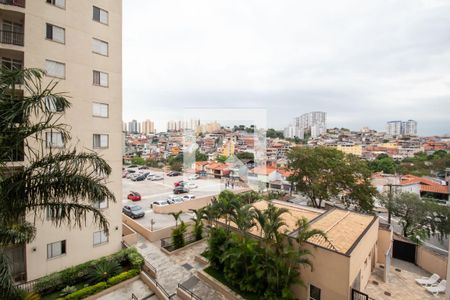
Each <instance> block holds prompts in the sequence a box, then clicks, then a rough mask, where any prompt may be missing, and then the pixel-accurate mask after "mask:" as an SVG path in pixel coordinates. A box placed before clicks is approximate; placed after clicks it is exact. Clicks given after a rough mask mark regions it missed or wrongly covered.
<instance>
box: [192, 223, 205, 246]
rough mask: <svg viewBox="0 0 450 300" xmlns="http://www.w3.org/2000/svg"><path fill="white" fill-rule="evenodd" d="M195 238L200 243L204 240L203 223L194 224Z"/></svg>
mask: <svg viewBox="0 0 450 300" xmlns="http://www.w3.org/2000/svg"><path fill="white" fill-rule="evenodd" d="M193 231H194V236H195V240H196V241H199V240H201V239H202V238H203V222H201V221H200V222H196V223H194V230H193Z"/></svg>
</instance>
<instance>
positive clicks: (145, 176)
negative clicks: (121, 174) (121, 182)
mask: <svg viewBox="0 0 450 300" xmlns="http://www.w3.org/2000/svg"><path fill="white" fill-rule="evenodd" d="M147 176H148V173H143V174H140V175H138V176H136V177H135V178H133V179H131V180H133V181H143V180H145V179H146V178H147Z"/></svg>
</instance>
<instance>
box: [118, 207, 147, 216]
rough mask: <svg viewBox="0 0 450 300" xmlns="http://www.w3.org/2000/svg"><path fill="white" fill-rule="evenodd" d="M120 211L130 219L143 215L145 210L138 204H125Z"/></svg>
mask: <svg viewBox="0 0 450 300" xmlns="http://www.w3.org/2000/svg"><path fill="white" fill-rule="evenodd" d="M122 212H123V213H124V214H126V215H127V216H129V217H130V218H132V219H138V218H142V217H144V216H145V212H144V210H143V209H142V207H140V206H139V205H125V206H124V207H123V208H122Z"/></svg>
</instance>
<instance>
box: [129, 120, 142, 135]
mask: <svg viewBox="0 0 450 300" xmlns="http://www.w3.org/2000/svg"><path fill="white" fill-rule="evenodd" d="M128 133H140V124H139V123H138V121H136V120H131V121H130V122H128Z"/></svg>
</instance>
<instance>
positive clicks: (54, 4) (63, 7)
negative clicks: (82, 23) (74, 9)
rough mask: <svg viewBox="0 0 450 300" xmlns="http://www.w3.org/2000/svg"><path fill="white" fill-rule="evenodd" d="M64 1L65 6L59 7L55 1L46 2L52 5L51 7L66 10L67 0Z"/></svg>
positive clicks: (47, 0) (48, 0)
mask: <svg viewBox="0 0 450 300" xmlns="http://www.w3.org/2000/svg"><path fill="white" fill-rule="evenodd" d="M63 1H64V6H59V5H57V4H56V1H55V0H46V1H45V2H46V3H47V4H48V5H51V6H54V7H57V8H60V9H64V10H65V9H66V0H63Z"/></svg>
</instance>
